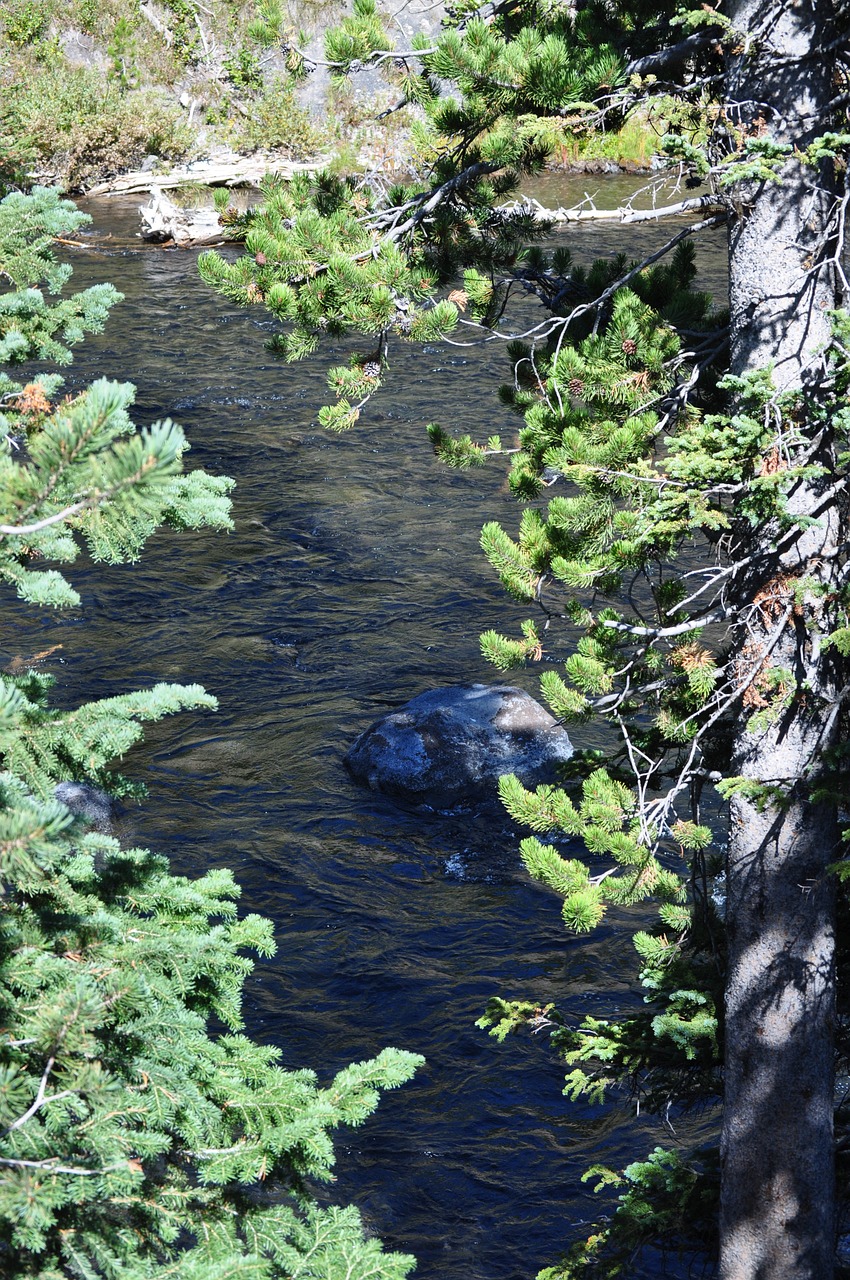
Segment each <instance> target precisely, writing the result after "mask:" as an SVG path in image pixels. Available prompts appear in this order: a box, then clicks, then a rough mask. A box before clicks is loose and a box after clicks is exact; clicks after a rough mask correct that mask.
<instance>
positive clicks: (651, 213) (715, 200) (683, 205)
mask: <svg viewBox="0 0 850 1280" xmlns="http://www.w3.org/2000/svg"><path fill="white" fill-rule="evenodd" d="M726 207H727V204H726V202H725V201H724V200H723V199H722V198H721V197H720V196H693V197H692V198H691V199H689V200H678V201H677V202H676V203H675V204H665V205H657V206H655V207H654V208H652V209H633V208H632V207H631V206H630V205H628V204H625V205H621V206H620V208H618V209H597V208H596V205H595V204H593V202H592V201H591V200H589V199H586V200H585V201H582V202H581V203H580V204H578V205H576V206H575V208H573V209H547V208H545V206H544V205H542V204H541V203H540V201H539V200H534V199H533V198H532V197H530V196H523V198H522V199H521V200H514V201H512V202H511V203H510V204H503V205H500V206H499V208H500V210H501V211H502V212H503V213H524V214H530V215H531V217H532V218H534V220H535V222H555V223H560V222H622V223H625V222H657V221H659V219H661V218H676V217H682V216H684V215H687V214H690V213H721V212H723V210H725V209H726Z"/></svg>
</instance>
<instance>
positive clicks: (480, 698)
mask: <svg viewBox="0 0 850 1280" xmlns="http://www.w3.org/2000/svg"><path fill="white" fill-rule="evenodd" d="M572 754H573V747H572V743H571V742H570V740H569V738H568V736H567V734H566V731H565V730H564V729H562V728H561V726H560V725H559V724H558V722H557V721H556V720H555V719H553V717H552V716H551V715H550V714H549V712H548V711H546V710H545V708H544V707H542V706H541V705H540V703H539V702H535V700H534V698H532V697H530V696H529V694H527V693H525V692H524V691H523V690H522V689H515V688H513V686H511V685H488V684H460V685H450V686H449V687H447V688H444V689H431V690H429V692H428V693H422V694H420V695H419V696H418V697H417V698H413V699H412V701H410V702H408V703H407V704H406V705H405V706H403V707H401V708H400V709H399V710H398V711H393V712H391V713H390V714H389V715H387V716H384V717H383V718H382V719H380V720H377V721H376V722H375V723H374V724H373V725H371V726H370V727H369V728H368V729H367V730H366V731H365V733H361V735H360V737H359V738H357V740H356V741H355V742H354V743H353V744H352V746H351V748H350V749H349V751H348V754H347V755H346V757H345V763H346V765H347V766H348V769H349V771H350V773H351V774H352V776H353V777H354V778H355V779H356V781H358V782H361V783H363V785H364V786H367V787H370V788H371V789H372V790H373V791H381V792H383V793H384V794H386V795H390V796H396V797H398V798H399V799H403V800H407V801H410V802H412V803H414V804H421V805H428V806H430V807H431V808H439V809H444V808H451V807H452V806H454V805H458V804H463V803H464V802H469V801H475V802H480V801H490V802H494V803H495V802H496V782H497V780H498V778H499V777H500V776H501V774H503V773H515V774H516V775H517V777H518V778H519V779H520V781H522V782H523V783H524V784H525V785H526V786H528V787H534V786H537V785H538V784H539V783H542V782H552V781H554V780H555V777H556V766H557V765H558V764H562V763H564V762H565V761H567V760H569V758H570V756H571V755H572Z"/></svg>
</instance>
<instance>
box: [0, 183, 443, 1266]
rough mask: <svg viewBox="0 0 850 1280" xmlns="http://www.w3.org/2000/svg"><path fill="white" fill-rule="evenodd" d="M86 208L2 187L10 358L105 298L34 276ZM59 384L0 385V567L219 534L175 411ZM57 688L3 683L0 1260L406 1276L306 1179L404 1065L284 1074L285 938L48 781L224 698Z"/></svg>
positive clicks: (39, 573)
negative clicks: (268, 980) (270, 1038)
mask: <svg viewBox="0 0 850 1280" xmlns="http://www.w3.org/2000/svg"><path fill="white" fill-rule="evenodd" d="M83 220H84V219H83V217H82V215H78V214H77V212H76V211H75V210H74V207H73V206H72V205H71V204H70V203H69V202H68V201H64V200H61V199H60V198H59V197H58V195H57V194H56V193H55V192H46V191H40V192H36V193H35V194H34V196H33V197H21V196H15V197H14V198H11V197H10V198H9V199H8V200H6V201H3V202H2V204H0V265H2V268H3V274H4V279H5V281H7V282H8V283H9V284H10V285H11V286H12V288H11V290H10V291H9V292H8V293H6V294H4V295H2V296H0V317H5V320H4V321H3V323H4V324H5V326H6V327H5V328H4V329H3V331H2V332H3V341H4V343H5V346H4V347H3V351H4V352H5V358H6V359H7V360H17V359H23V358H25V357H26V358H32V357H35V356H42V357H44V356H48V355H53V356H54V357H55V358H58V359H60V360H65V359H67V358H70V353H69V352H68V350H67V346H66V345H65V344H70V343H73V342H76V341H78V340H79V338H80V337H81V336H82V333H83V331H84V330H86V329H88V330H91V329H96V328H98V327H99V326H100V325H101V324H102V322H103V319H104V318H105V315H106V312H107V311H108V309H109V306H111V305H112V303H113V302H115V301H116V300H117V299H118V295H117V294H116V293H115V291H114V290H111V289H110V287H109V286H102V287H100V289H99V290H98V289H94V290H87V291H86V292H85V293H84V294H82V295H77V296H76V298H71V299H66V300H59V301H58V302H50V303H48V302H45V301H44V299H43V295H42V294H41V292H40V290H38V289H37V288H36V287H35V286H36V285H38V284H41V283H45V284H47V286H48V287H49V289H50V290H51V291H53V292H54V293H56V292H58V291H59V290H60V289H61V288H62V286H63V285H64V284H65V283H66V282H67V279H68V275H69V272H68V270H67V269H66V268H62V267H59V266H58V265H57V264H56V262H55V259H54V257H53V253H52V248H51V246H52V243H53V239H54V237H56V236H59V235H60V234H65V233H67V231H69V230H71V229H74V228H76V227H77V226H79V225H81V223H82V221H83ZM36 295H37V298H38V299H39V300H40V301H39V302H38V305H35V297H36ZM21 298H23V299H24V303H25V305H23V306H21V307H18V308H17V309H16V300H17V301H20V299H21ZM57 335H58V336H57ZM4 376H5V375H4ZM60 384H61V379H58V378H57V377H56V375H54V374H49V373H44V374H39V375H37V376H36V377H35V378H34V379H33V381H31V382H30V383H28V384H27V385H26V386H21V385H20V384H15V383H13V382H12V381H11V379H9V378H6V380H5V382H4V383H3V384H2V402H0V404H2V417H0V426H2V431H0V495H2V516H0V577H2V578H3V579H4V580H5V581H6V582H7V583H9V584H10V585H12V586H14V588H15V589H16V590H17V592H18V594H19V595H20V596H22V597H23V598H24V599H27V600H29V601H32V602H34V603H37V604H43V605H51V606H56V607H61V606H73V605H75V604H76V603H77V596H76V595H75V593H74V592H73V590H72V588H71V587H70V586H69V585H68V583H67V582H66V581H65V579H64V578H63V577H62V576H61V575H60V574H59V573H58V572H57V570H55V569H52V568H42V567H41V565H42V562H43V561H46V562H48V563H49V562H51V561H52V562H54V563H60V564H62V563H69V562H71V561H73V559H74V558H75V556H76V554H77V552H78V549H79V540H82V541H83V542H84V543H85V544H86V545H87V547H88V549H89V551H90V553H91V554H92V556H93V557H94V558H95V559H96V560H97V559H99V560H108V561H126V560H132V559H135V558H136V556H137V555H138V554H139V552H140V551H141V549H142V547H143V545H144V543H145V541H146V540H147V538H148V537H149V536H150V534H151V533H152V532H153V531H154V530H155V529H156V528H157V527H158V526H159V525H160V524H162V523H163V522H164V521H167V522H169V523H171V524H172V525H174V526H175V527H177V528H186V527H192V528H196V527H200V526H203V525H209V526H212V527H217V528H229V527H230V519H229V501H228V498H227V493H228V491H229V489H230V487H231V482H230V481H229V480H227V479H226V478H218V477H211V476H207V475H206V474H205V473H203V472H199V471H195V472H191V473H188V474H187V473H184V472H183V471H182V456H183V454H184V453H185V451H186V449H187V447H188V446H187V443H186V440H185V438H184V436H183V433H182V432H181V431H180V429H179V428H178V427H176V426H175V425H174V424H173V423H171V422H164V423H158V424H155V425H154V426H153V427H151V428H148V429H145V430H143V431H141V432H138V431H136V428H135V427H134V425H133V423H132V422H131V421H130V418H129V416H128V413H127V409H128V407H129V405H130V403H131V402H132V398H133V388H132V387H130V386H129V385H121V384H117V383H111V382H107V381H105V380H101V381H99V382H96V383H94V384H93V385H92V386H91V387H89V388H88V389H87V390H86V391H84V392H83V393H82V394H80V395H78V396H76V397H73V398H70V399H66V400H64V401H59V402H56V400H55V397H56V393H57V391H58V389H59V386H60ZM52 684H53V681H52V678H51V677H49V676H46V675H44V674H42V673H39V672H37V671H35V670H30V671H24V672H23V673H20V674H14V675H12V674H7V675H2V676H0V1272H2V1274H3V1276H4V1277H8V1278H9V1280H160V1278H161V1277H163V1276H164V1275H169V1276H173V1277H175V1280H226V1278H227V1277H234V1276H236V1275H240V1276H243V1275H244V1276H251V1277H256V1280H282V1278H283V1277H288V1278H291V1280H296V1278H297V1280H403V1278H404V1277H405V1276H407V1275H408V1274H409V1272H410V1270H411V1268H412V1266H413V1263H414V1260H413V1259H412V1258H410V1257H407V1256H406V1255H402V1254H388V1253H385V1252H384V1250H383V1248H382V1246H381V1244H380V1242H379V1241H377V1240H374V1239H370V1238H367V1236H366V1234H365V1232H364V1229H363V1225H362V1223H361V1220H360V1217H359V1214H358V1213H357V1211H356V1210H355V1209H353V1208H338V1207H334V1206H331V1207H321V1206H320V1205H319V1204H318V1203H317V1202H316V1198H315V1193H314V1185H315V1183H316V1182H322V1181H328V1180H330V1179H331V1177H332V1173H331V1170H332V1166H333V1163H334V1151H333V1145H332V1140H331V1134H332V1132H333V1130H334V1129H335V1128H337V1127H338V1126H339V1125H347V1126H348V1125H357V1124H360V1123H361V1122H362V1121H363V1120H364V1119H365V1118H366V1117H367V1116H368V1115H369V1114H370V1113H371V1112H372V1111H373V1110H374V1108H375V1105H376V1104H377V1101H378V1097H379V1093H380V1091H381V1090H383V1089H391V1088H395V1087H396V1086H398V1085H400V1084H402V1083H403V1082H404V1081H406V1080H407V1079H409V1077H410V1076H411V1075H412V1073H413V1071H414V1070H415V1069H416V1067H417V1066H418V1065H419V1062H420V1061H421V1059H420V1058H418V1057H417V1055H415V1054H410V1053H406V1052H402V1051H400V1050H397V1049H385V1050H383V1052H381V1053H379V1054H378V1055H377V1056H376V1057H375V1058H374V1059H372V1060H370V1061H365V1062H360V1063H354V1064H352V1065H351V1066H349V1067H346V1068H345V1069H344V1070H342V1071H340V1072H338V1073H337V1074H336V1076H335V1077H334V1078H333V1079H332V1080H330V1081H329V1082H328V1083H326V1084H320V1083H319V1081H318V1079H317V1077H316V1075H315V1073H314V1072H312V1071H310V1070H307V1069H305V1068H297V1069H292V1068H290V1067H288V1066H285V1065H284V1064H283V1062H282V1061H281V1053H280V1051H279V1050H278V1049H276V1048H274V1047H270V1046H260V1045H257V1044H255V1043H254V1042H253V1041H252V1040H251V1039H250V1038H249V1037H248V1036H247V1035H246V1033H245V1028H244V1024H243V1020H242V1014H241V1004H242V992H243V989H244V984H245V981H246V979H247V978H248V977H249V975H250V973H251V971H252V969H253V965H254V957H256V956H260V957H264V958H265V957H270V956H271V955H273V954H274V952H275V948H276V942H275V939H274V938H273V936H272V929H271V925H270V923H269V922H268V921H267V920H263V919H261V918H260V917H258V916H255V915H248V916H241V917H240V916H239V915H238V912H237V899H238V896H239V889H238V886H237V885H236V884H235V883H234V881H233V878H232V876H231V874H230V872H228V871H225V870H214V871H210V872H208V873H207V874H206V875H205V876H203V877H201V878H200V879H197V880H194V881H193V880H189V879H187V878H185V877H182V876H175V875H173V874H172V873H171V872H170V870H169V866H168V862H167V860H166V859H165V858H163V857H160V856H157V855H155V854H152V853H151V852H149V851H148V850H146V849H138V848H130V849H125V848H122V847H121V845H120V844H119V842H118V841H117V840H116V839H115V838H114V837H113V836H112V835H110V834H107V833H106V832H104V831H100V830H98V831H93V830H90V829H89V825H88V824H87V822H86V821H85V819H83V818H76V817H74V816H73V815H72V813H71V812H70V811H69V810H68V808H66V807H65V805H64V804H63V803H61V802H60V801H59V800H58V799H57V798H56V788H57V784H60V783H63V782H69V781H70V782H77V783H85V784H88V785H89V786H92V785H94V786H98V787H100V788H103V789H104V791H106V792H108V793H109V794H111V795H112V796H121V795H123V796H125V797H127V796H129V797H134V796H139V795H141V794H143V793H144V787H143V786H141V785H140V784H139V783H138V782H132V781H131V780H129V779H126V778H121V777H120V775H116V774H114V773H113V772H112V771H111V769H110V765H111V764H112V763H113V762H114V761H115V760H116V759H118V758H120V757H121V756H123V755H124V754H125V753H126V752H127V750H128V749H129V748H130V747H131V746H132V745H133V744H134V743H136V742H138V741H139V739H140V737H141V733H142V725H143V723H145V722H146V721H151V720H157V719H159V718H160V717H162V716H164V715H167V714H171V713H173V712H176V711H180V710H186V709H189V708H192V709H201V708H206V709H211V708H213V707H214V706H215V700H214V699H213V698H211V697H209V696H208V695H207V694H206V693H205V692H204V691H203V689H202V688H200V686H197V685H194V686H180V685H168V684H157V685H154V686H153V687H152V688H150V689H147V690H141V691H137V692H135V693H129V694H123V695H119V696H116V697H111V698H106V699H102V700H100V701H97V702H91V703H88V704H85V705H83V706H80V707H77V708H75V709H74V710H72V711H59V710H56V709H54V708H52V707H51V706H50V705H49V694H50V690H51V687H52ZM58 794H59V795H63V796H66V795H67V794H68V793H67V791H65V790H61V789H60V790H59V793H58ZM101 798H102V800H103V803H104V807H108V799H109V796H108V795H103V796H102V797H101ZM98 825H99V826H102V825H104V824H103V823H98Z"/></svg>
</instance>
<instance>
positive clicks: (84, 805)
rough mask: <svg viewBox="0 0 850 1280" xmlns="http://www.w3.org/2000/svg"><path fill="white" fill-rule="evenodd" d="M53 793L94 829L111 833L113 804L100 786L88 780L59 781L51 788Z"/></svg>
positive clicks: (107, 833)
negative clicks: (95, 785)
mask: <svg viewBox="0 0 850 1280" xmlns="http://www.w3.org/2000/svg"><path fill="white" fill-rule="evenodd" d="M53 794H54V795H55V797H56V799H57V800H59V801H61V803H62V804H64V805H65V807H66V808H67V809H70V810H71V813H73V814H75V815H76V816H77V817H78V818H85V820H86V822H88V823H89V824H90V825H91V826H92V827H94V829H95V831H102V832H104V834H106V835H109V834H111V832H112V822H113V818H114V816H115V806H114V804H113V801H112V798H111V797H110V796H108V795H107V794H106V792H105V791H101V789H100V787H93V786H92V785H91V783H89V782H60V783H59V784H58V785H57V786H55V787H54V788H53Z"/></svg>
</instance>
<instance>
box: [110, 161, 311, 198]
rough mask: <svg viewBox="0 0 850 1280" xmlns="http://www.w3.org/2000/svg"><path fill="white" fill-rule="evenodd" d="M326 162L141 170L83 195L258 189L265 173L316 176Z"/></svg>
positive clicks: (218, 164) (212, 163)
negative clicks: (191, 188)
mask: <svg viewBox="0 0 850 1280" xmlns="http://www.w3.org/2000/svg"><path fill="white" fill-rule="evenodd" d="M326 163H327V159H326V158H319V159H316V160H306V161H295V160H275V159H273V158H272V157H271V156H269V157H260V156H245V157H244V158H241V159H239V160H234V161H231V162H229V163H226V164H223V163H221V162H219V161H214V160H196V161H194V162H193V163H192V164H187V165H176V166H175V167H174V168H173V169H171V170H169V172H168V173H163V174H159V173H157V174H153V173H150V172H149V171H146V170H143V169H140V170H137V171H136V172H135V173H122V174H121V175H120V176H119V177H117V178H110V179H109V180H108V181H106V182H98V183H97V184H96V185H95V186H93V187H90V188H89V189H88V191H87V192H86V195H89V196H118V195H136V194H141V193H142V192H145V191H151V190H153V189H154V188H155V187H158V188H160V189H163V188H173V187H183V186H188V185H197V186H206V187H258V186H259V185H260V179H261V178H262V177H263V176H264V175H265V174H267V173H278V174H280V175H281V176H282V177H284V178H292V177H294V176H295V174H296V173H317V172H318V171H319V169H321V168H322V167H323V165H325V164H326Z"/></svg>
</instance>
